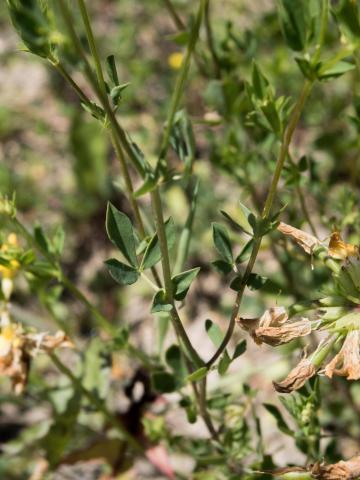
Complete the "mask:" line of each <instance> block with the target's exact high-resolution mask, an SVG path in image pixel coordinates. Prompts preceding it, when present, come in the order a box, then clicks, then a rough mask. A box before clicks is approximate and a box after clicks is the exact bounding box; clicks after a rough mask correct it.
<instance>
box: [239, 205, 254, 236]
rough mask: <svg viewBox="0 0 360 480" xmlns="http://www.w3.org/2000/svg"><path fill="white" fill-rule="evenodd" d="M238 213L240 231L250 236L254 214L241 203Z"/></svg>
mask: <svg viewBox="0 0 360 480" xmlns="http://www.w3.org/2000/svg"><path fill="white" fill-rule="evenodd" d="M239 206H240V212H239V215H238V222H239V224H240V225H241V227H242V229H243V230H244V232H245V233H247V234H248V235H252V233H251V232H252V230H253V228H252V226H251V223H250V221H251V219H252V218H253V217H254V214H253V213H252V211H251V210H249V209H248V208H247V207H246V206H245V205H244V204H243V203H241V202H239Z"/></svg>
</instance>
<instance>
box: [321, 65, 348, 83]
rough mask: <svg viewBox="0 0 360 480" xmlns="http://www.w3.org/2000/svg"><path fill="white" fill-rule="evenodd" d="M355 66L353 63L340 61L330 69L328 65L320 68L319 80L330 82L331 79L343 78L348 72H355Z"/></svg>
mask: <svg viewBox="0 0 360 480" xmlns="http://www.w3.org/2000/svg"><path fill="white" fill-rule="evenodd" d="M354 68H355V65H354V64H353V63H349V62H344V61H340V62H338V63H337V64H336V65H332V66H330V67H329V68H327V67H326V64H325V65H324V66H322V67H321V68H320V71H319V73H318V78H319V80H330V79H331V78H337V77H341V75H343V74H344V73H346V72H349V71H351V70H354Z"/></svg>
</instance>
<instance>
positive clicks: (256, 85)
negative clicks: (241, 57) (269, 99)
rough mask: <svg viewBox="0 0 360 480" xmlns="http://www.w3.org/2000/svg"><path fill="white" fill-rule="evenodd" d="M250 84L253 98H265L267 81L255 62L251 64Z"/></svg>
mask: <svg viewBox="0 0 360 480" xmlns="http://www.w3.org/2000/svg"><path fill="white" fill-rule="evenodd" d="M251 82H252V85H251V86H252V88H253V92H254V94H255V96H256V97H257V98H258V99H259V100H264V99H265V98H266V96H267V92H268V87H269V81H268V79H267V78H266V77H265V75H264V74H263V73H262V72H261V70H260V68H259V67H258V66H257V64H256V63H255V62H253V64H252V74H251Z"/></svg>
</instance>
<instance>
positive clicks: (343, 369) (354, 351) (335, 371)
mask: <svg viewBox="0 0 360 480" xmlns="http://www.w3.org/2000/svg"><path fill="white" fill-rule="evenodd" d="M359 340H360V332H359V330H353V331H352V332H349V333H348V334H347V336H346V339H345V342H344V343H343V346H342V347H341V350H340V352H339V353H338V354H337V355H336V356H335V357H334V358H333V359H332V360H331V362H330V363H328V364H327V365H326V367H325V375H327V376H328V377H329V378H332V376H333V375H339V376H341V377H346V378H347V379H348V380H359V378H360V351H359Z"/></svg>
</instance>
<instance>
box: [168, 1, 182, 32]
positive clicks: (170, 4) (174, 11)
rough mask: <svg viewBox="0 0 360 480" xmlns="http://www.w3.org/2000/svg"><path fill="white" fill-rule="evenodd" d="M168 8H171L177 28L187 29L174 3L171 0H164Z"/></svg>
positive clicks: (170, 11)
mask: <svg viewBox="0 0 360 480" xmlns="http://www.w3.org/2000/svg"><path fill="white" fill-rule="evenodd" d="M164 3H165V6H166V8H167V9H168V10H169V13H170V15H171V17H172V19H173V20H174V23H175V25H176V28H178V29H179V30H186V25H185V24H184V22H183V21H182V20H181V17H180V16H179V15H178V13H177V11H176V10H175V7H174V5H173V4H172V2H171V0H164Z"/></svg>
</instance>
